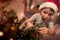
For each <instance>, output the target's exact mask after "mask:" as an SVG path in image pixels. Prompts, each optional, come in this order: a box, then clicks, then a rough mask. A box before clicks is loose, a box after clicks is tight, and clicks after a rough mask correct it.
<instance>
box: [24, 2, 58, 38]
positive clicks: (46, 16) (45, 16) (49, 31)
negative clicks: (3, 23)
mask: <svg viewBox="0 0 60 40" xmlns="http://www.w3.org/2000/svg"><path fill="white" fill-rule="evenodd" d="M39 10H40V13H36V14H34V15H33V16H32V17H31V18H30V19H28V20H27V21H25V23H26V22H27V27H26V28H25V30H26V29H30V28H32V26H33V25H35V24H39V23H42V22H44V21H48V20H51V21H49V22H48V27H46V26H44V27H43V26H42V27H41V28H39V27H38V29H39V30H38V32H39V34H41V35H42V36H43V37H47V35H53V34H54V21H53V18H54V16H55V15H56V13H57V12H58V7H57V6H56V5H55V4H54V3H53V2H45V3H42V4H41V5H40V7H39ZM34 22H35V23H34ZM33 23H34V24H33Z"/></svg>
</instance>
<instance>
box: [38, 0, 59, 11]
mask: <svg viewBox="0 0 60 40" xmlns="http://www.w3.org/2000/svg"><path fill="white" fill-rule="evenodd" d="M44 7H50V8H52V9H53V10H54V11H55V12H57V11H58V7H59V3H58V1H57V0H45V2H44V3H42V4H41V5H40V7H39V10H40V9H42V8H44Z"/></svg>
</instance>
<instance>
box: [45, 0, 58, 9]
mask: <svg viewBox="0 0 60 40" xmlns="http://www.w3.org/2000/svg"><path fill="white" fill-rule="evenodd" d="M45 2H53V3H55V4H56V5H57V7H58V8H59V0H45Z"/></svg>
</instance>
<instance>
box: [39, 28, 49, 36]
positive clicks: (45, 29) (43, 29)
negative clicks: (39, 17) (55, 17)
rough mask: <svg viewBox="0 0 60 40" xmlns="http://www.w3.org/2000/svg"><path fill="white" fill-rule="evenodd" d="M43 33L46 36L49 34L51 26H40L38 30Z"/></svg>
mask: <svg viewBox="0 0 60 40" xmlns="http://www.w3.org/2000/svg"><path fill="white" fill-rule="evenodd" d="M38 32H39V33H40V34H41V35H43V36H45V35H47V34H48V32H49V28H47V27H43V28H39V31H38Z"/></svg>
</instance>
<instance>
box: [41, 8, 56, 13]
mask: <svg viewBox="0 0 60 40" xmlns="http://www.w3.org/2000/svg"><path fill="white" fill-rule="evenodd" d="M45 8H49V7H44V8H42V9H41V10H43V9H45ZM41 10H40V11H41ZM50 11H52V12H55V11H54V10H53V9H52V8H50Z"/></svg>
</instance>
